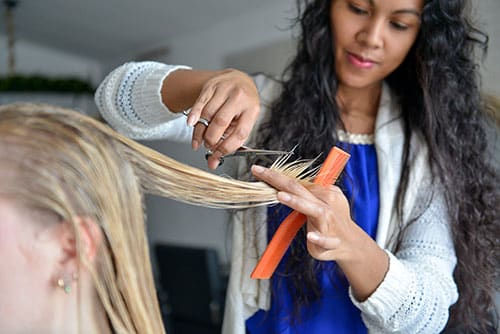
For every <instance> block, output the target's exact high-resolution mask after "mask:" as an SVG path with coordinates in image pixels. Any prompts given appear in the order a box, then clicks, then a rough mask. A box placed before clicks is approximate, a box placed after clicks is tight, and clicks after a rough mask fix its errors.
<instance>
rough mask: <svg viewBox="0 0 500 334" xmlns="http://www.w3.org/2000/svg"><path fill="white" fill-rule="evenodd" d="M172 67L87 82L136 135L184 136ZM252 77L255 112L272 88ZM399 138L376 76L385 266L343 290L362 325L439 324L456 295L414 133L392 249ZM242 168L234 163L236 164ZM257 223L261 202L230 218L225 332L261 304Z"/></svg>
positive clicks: (429, 327) (444, 229) (377, 329)
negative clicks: (168, 96) (365, 284)
mask: <svg viewBox="0 0 500 334" xmlns="http://www.w3.org/2000/svg"><path fill="white" fill-rule="evenodd" d="M179 68H189V67H186V66H177V65H176V66H172V65H165V64H161V63H156V62H139V63H126V64H124V65H122V66H120V67H118V68H117V69H115V70H114V71H113V72H111V73H110V74H109V75H108V76H107V77H106V78H105V79H104V81H103V82H102V83H101V85H100V86H99V88H98V90H97V92H96V96H95V101H96V104H97V106H98V108H99V110H100V111H101V113H102V116H103V117H104V118H105V119H106V120H107V121H108V122H109V123H110V124H111V125H112V126H113V127H114V128H115V129H116V130H118V131H119V132H122V133H123V134H125V135H127V136H129V137H132V138H135V139H159V138H162V139H170V140H176V141H190V139H191V133H192V129H191V128H189V127H187V125H186V119H185V118H183V117H179V114H175V113H172V112H170V111H169V110H168V108H167V107H166V106H165V105H164V104H163V103H162V101H161V95H160V89H161V85H162V82H163V79H164V78H165V77H166V76H167V75H168V74H169V73H170V72H171V71H174V70H176V69H179ZM254 80H255V83H256V85H257V87H258V89H259V92H260V97H261V119H260V120H259V122H260V121H262V118H264V117H266V116H267V115H268V113H267V110H268V106H269V104H270V102H271V101H272V100H273V99H274V98H276V96H277V95H278V94H279V86H278V85H276V84H275V83H274V81H272V80H269V79H267V78H265V77H264V76H257V77H255V78H254ZM166 89H168V87H166ZM252 140H253V139H252V138H250V140H249V142H250V143H251V142H252ZM403 140H404V135H403V130H402V122H401V120H400V117H399V107H398V105H397V104H396V103H395V101H394V99H393V98H392V97H391V93H390V90H389V89H388V88H387V87H386V86H384V89H383V92H382V98H381V102H380V106H379V110H378V114H377V119H376V126H375V148H376V152H377V161H378V174H379V187H380V190H379V191H380V213H379V220H378V229H377V236H376V242H377V244H378V245H379V246H380V247H382V248H383V249H385V251H386V252H387V254H388V256H389V260H390V262H389V270H388V272H387V273H386V275H385V277H384V280H383V281H382V283H381V284H380V285H379V286H378V287H377V289H376V290H375V291H374V292H373V294H372V295H371V296H370V297H369V298H368V299H367V300H365V301H363V302H358V301H357V300H356V299H355V298H354V297H353V295H352V294H351V293H350V297H351V300H352V302H353V303H354V305H356V306H357V307H358V308H359V309H360V310H361V312H362V319H363V321H364V323H365V324H366V326H367V327H368V329H369V331H370V333H438V332H440V331H441V330H442V329H443V328H444V326H445V325H446V322H447V320H448V312H449V307H450V306H451V305H453V304H454V303H455V302H456V301H457V299H458V291H457V287H456V284H455V282H454V281H453V270H454V268H455V265H456V256H455V251H454V247H453V241H452V237H451V232H450V229H449V223H448V222H449V217H448V215H447V211H446V206H445V203H444V200H443V196H442V194H440V193H439V191H438V189H437V187H436V186H435V185H431V184H430V182H429V178H428V176H429V173H428V172H429V170H428V164H427V153H426V148H425V146H424V145H422V141H421V140H420V139H419V138H418V137H416V136H414V138H413V139H412V151H411V159H410V161H411V164H412V168H413V173H412V176H411V179H410V187H409V191H408V193H407V196H406V199H405V203H404V206H403V209H404V212H403V215H404V217H403V222H408V221H409V220H411V219H413V218H416V220H415V221H414V222H413V223H412V224H410V225H409V227H408V228H407V229H406V231H405V233H404V236H403V238H402V243H401V244H400V247H399V249H398V250H397V251H396V252H395V253H394V235H395V234H396V233H397V232H398V230H399V225H398V219H397V217H396V210H395V196H396V189H397V186H398V181H399V176H400V173H401V156H402V152H403ZM247 168H248V166H240V171H239V172H240V173H241V172H245V171H246V169H247ZM431 189H434V190H435V191H433V192H432V191H431ZM431 192H432V195H431ZM266 231H267V228H266V209H265V208H257V209H249V210H245V211H242V212H239V213H238V214H237V215H235V217H234V219H233V243H232V245H233V250H232V259H231V273H230V280H229V286H228V293H227V298H226V307H225V315H224V324H223V333H224V334H245V320H246V319H248V317H250V316H251V315H252V314H254V313H255V312H256V311H257V310H258V309H264V310H266V309H269V306H270V291H269V281H268V280H252V279H250V273H251V271H252V270H253V268H254V266H255V264H256V263H257V260H258V258H259V257H260V255H261V254H262V252H263V251H264V249H265V247H266V245H267V236H266Z"/></svg>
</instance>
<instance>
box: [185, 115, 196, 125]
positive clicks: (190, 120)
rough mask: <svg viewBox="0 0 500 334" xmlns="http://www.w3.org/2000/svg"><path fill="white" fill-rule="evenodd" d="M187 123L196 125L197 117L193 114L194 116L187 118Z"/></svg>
mask: <svg viewBox="0 0 500 334" xmlns="http://www.w3.org/2000/svg"><path fill="white" fill-rule="evenodd" d="M187 124H188V125H189V126H194V125H195V124H196V119H195V117H194V116H192V117H188V119H187Z"/></svg>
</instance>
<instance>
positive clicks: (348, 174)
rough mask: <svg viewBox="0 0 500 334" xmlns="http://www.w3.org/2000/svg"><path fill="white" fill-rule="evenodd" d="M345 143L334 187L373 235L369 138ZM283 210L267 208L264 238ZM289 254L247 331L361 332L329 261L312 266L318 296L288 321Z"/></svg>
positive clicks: (373, 159) (375, 190) (375, 191)
mask: <svg viewBox="0 0 500 334" xmlns="http://www.w3.org/2000/svg"><path fill="white" fill-rule="evenodd" d="M370 138H371V137H370ZM341 140H342V138H341ZM350 142H351V143H348V142H346V141H343V142H341V143H339V146H340V147H341V148H342V149H344V150H345V151H347V152H349V153H350V154H351V158H350V159H349V161H348V163H347V165H346V167H345V170H344V173H343V177H342V181H341V184H340V186H341V188H342V190H343V191H344V194H345V195H346V197H347V198H348V200H349V203H350V204H351V211H352V218H353V220H354V221H355V222H356V223H357V224H358V225H359V226H360V227H361V228H363V230H365V231H366V232H367V233H368V234H369V235H370V236H371V237H372V238H374V239H375V234H376V231H377V220H378V212H379V186H378V174H377V155H376V152H375V147H374V145H373V140H371V142H370V143H368V144H366V143H362V144H360V143H352V141H351V140H350ZM289 212H290V209H289V208H287V207H285V206H283V205H280V206H274V207H269V208H268V238H269V239H270V238H271V237H272V235H273V234H274V232H275V231H276V228H277V227H278V225H279V223H280V222H281V221H282V220H283V219H284V218H285V217H286V216H287V215H288V213H289ZM289 256H290V254H289V250H288V251H287V253H286V254H285V257H284V258H283V260H282V261H281V263H280V264H279V266H278V268H277V270H276V272H275V274H274V275H273V277H272V279H271V287H272V294H271V308H270V310H269V311H267V312H266V311H263V310H260V311H258V312H257V313H255V314H254V315H253V316H252V317H250V318H249V319H248V320H247V321H246V329H247V333H248V334H264V333H266V334H267V333H269V334H271V333H272V334H278V333H279V334H311V333H322V334H323V333H324V334H327V333H335V334H342V333H346V334H356V333H367V329H366V327H365V325H364V324H363V321H362V320H361V314H360V311H359V310H358V309H357V308H356V307H355V306H354V305H353V304H352V302H351V300H350V298H349V294H348V287H349V285H348V282H347V280H346V278H345V276H344V275H343V273H342V272H341V271H340V269H339V268H336V264H335V262H334V261H329V262H328V261H327V262H322V263H321V264H322V265H321V266H320V269H319V270H318V273H317V277H318V282H319V284H320V286H321V289H322V296H321V297H320V299H319V300H316V301H314V302H312V303H311V304H310V305H309V307H307V309H302V310H301V311H300V314H301V316H300V319H292V317H293V314H294V313H293V310H294V309H293V304H292V299H291V296H290V292H289V286H290V284H291V280H290V272H289V271H288V272H287V270H285V265H284V264H285V262H286V259H287V258H288V257H289ZM287 274H288V276H287Z"/></svg>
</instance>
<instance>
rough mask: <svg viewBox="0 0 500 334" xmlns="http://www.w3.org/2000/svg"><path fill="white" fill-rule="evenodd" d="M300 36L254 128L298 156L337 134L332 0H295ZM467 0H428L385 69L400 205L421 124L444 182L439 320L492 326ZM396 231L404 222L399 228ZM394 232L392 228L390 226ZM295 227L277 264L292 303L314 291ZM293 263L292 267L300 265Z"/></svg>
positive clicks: (309, 262)
mask: <svg viewBox="0 0 500 334" xmlns="http://www.w3.org/2000/svg"><path fill="white" fill-rule="evenodd" d="M297 4H298V8H299V16H298V17H297V20H296V21H295V23H296V24H299V25H300V28H301V37H300V40H299V43H298V50H297V54H296V56H295V58H294V59H293V60H292V62H291V63H290V65H289V66H288V67H287V69H286V70H285V73H284V78H285V79H284V80H283V82H282V86H283V91H282V94H281V95H280V97H279V98H278V99H277V100H276V101H275V103H274V104H273V106H272V112H271V116H270V119H269V121H268V122H266V123H264V124H263V125H262V126H261V128H260V131H261V133H262V136H261V137H260V138H261V139H260V140H259V143H258V144H259V147H266V148H270V149H289V148H290V147H293V146H296V149H295V152H296V153H297V155H298V156H300V157H302V158H315V157H317V156H318V155H321V154H323V156H325V154H326V153H327V152H328V151H329V149H330V148H331V147H332V146H333V145H335V144H336V142H337V140H338V139H337V138H336V137H335V136H336V135H335V131H332V129H335V128H339V127H340V128H342V127H343V125H342V121H341V119H340V110H339V106H338V105H337V103H336V100H335V95H336V91H337V85H338V81H337V78H336V75H335V73H334V71H333V69H334V56H333V55H334V53H333V43H332V35H331V31H330V5H331V0H305V1H304V0H302V1H300V0H298V1H297ZM469 6H470V4H469V2H468V1H466V0H427V1H425V5H424V10H423V14H422V24H421V28H420V32H419V35H418V37H417V40H416V42H415V44H414V45H413V47H412V49H411V50H410V52H409V53H408V55H407V57H406V59H405V60H404V62H403V63H402V64H401V66H400V67H399V68H398V69H397V70H396V71H395V72H393V73H392V74H391V75H390V76H389V77H388V78H387V79H386V81H387V83H388V84H389V86H390V87H391V89H392V91H393V93H394V94H395V95H396V96H397V97H398V98H399V101H400V104H401V106H402V116H403V122H404V132H405V138H406V139H405V146H404V147H405V149H404V154H403V157H402V163H403V166H405V167H406V168H403V170H402V175H401V182H400V186H399V189H398V193H397V203H398V207H399V212H400V213H401V212H402V208H401V207H402V203H403V199H404V196H405V193H406V188H407V184H408V178H409V175H410V173H411V172H412V171H411V169H410V168H409V147H410V138H411V136H412V135H413V134H417V133H418V134H421V135H422V136H423V138H424V139H425V142H426V144H427V146H428V150H429V163H430V166H431V170H432V171H433V177H434V178H437V179H438V180H439V181H440V183H442V184H443V185H444V187H445V196H446V201H447V205H448V210H449V215H450V217H451V222H452V226H451V230H452V234H453V240H454V243H455V249H456V254H457V257H458V263H457V266H456V269H455V272H454V278H455V281H456V283H457V285H458V289H459V295H460V297H459V300H458V302H457V303H456V304H455V305H454V306H453V307H452V308H451V313H450V319H449V322H448V326H447V328H456V327H457V326H459V327H460V328H461V329H462V330H464V331H466V332H468V333H484V332H487V331H488V330H491V329H492V328H496V327H497V325H498V324H497V323H498V320H497V316H496V313H494V310H495V308H494V300H493V293H494V290H495V289H496V288H497V287H496V286H495V282H497V277H496V275H497V274H498V268H499V267H500V266H499V259H500V256H499V255H500V252H499V248H500V242H499V240H498V239H499V236H500V229H499V225H500V223H499V209H498V205H499V203H500V201H499V191H498V185H499V182H498V181H499V180H498V175H497V174H496V173H495V171H494V168H493V167H492V166H490V165H488V163H487V162H486V161H487V160H488V159H485V157H486V156H485V154H486V151H487V140H486V134H485V130H484V126H483V125H484V124H483V123H484V119H483V115H484V113H483V111H482V109H483V105H482V102H481V97H480V86H479V77H478V73H477V72H478V71H477V70H478V65H477V64H476V61H475V59H477V57H476V55H475V50H476V49H479V50H482V52H483V54H485V52H486V48H487V42H488V37H487V36H486V34H484V33H482V32H481V31H480V30H478V29H476V28H475V27H474V26H473V24H472V22H471V21H470V19H469V18H468V13H469V12H470V7H469ZM403 232H404V231H403ZM399 238H400V236H399ZM304 240H305V231H304V230H302V231H301V232H300V233H299V234H298V236H297V237H296V239H295V240H294V242H293V243H292V247H291V255H290V256H289V257H288V259H287V263H286V267H287V268H288V270H290V272H291V273H292V276H293V278H292V279H291V280H292V282H293V286H292V287H291V289H293V292H294V293H293V294H292V298H293V301H294V305H296V307H297V308H298V309H300V307H301V306H303V305H306V304H308V303H310V302H311V301H313V300H315V299H316V298H318V297H319V296H320V294H321V290H320V288H319V285H318V282H317V278H316V273H317V270H318V268H321V266H322V264H321V263H319V262H318V261H316V260H314V259H312V258H311V257H310V256H309V255H308V253H307V249H306V246H305V241H304ZM293 268H300V271H298V270H297V269H295V270H294V269H293Z"/></svg>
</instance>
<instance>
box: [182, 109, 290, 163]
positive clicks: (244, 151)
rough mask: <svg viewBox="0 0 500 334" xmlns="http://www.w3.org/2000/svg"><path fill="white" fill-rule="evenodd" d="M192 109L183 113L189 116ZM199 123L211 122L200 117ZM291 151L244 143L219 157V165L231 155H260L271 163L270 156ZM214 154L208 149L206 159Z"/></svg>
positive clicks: (281, 154) (272, 160)
mask: <svg viewBox="0 0 500 334" xmlns="http://www.w3.org/2000/svg"><path fill="white" fill-rule="evenodd" d="M190 111H191V110H190V109H188V110H183V111H182V114H184V116H188V115H189V112H190ZM198 123H200V124H203V125H204V126H206V127H208V125H209V124H210V122H209V121H208V120H207V119H205V118H202V117H200V119H199V120H198ZM224 139H225V136H224V135H222V137H221V140H224ZM290 153H293V151H291V152H288V151H276V150H263V149H256V148H250V147H248V146H245V145H242V146H240V147H239V148H238V149H237V150H236V151H234V152H233V153H230V154H226V155H225V156H223V157H221V158H220V159H219V166H220V165H222V163H223V162H224V159H225V158H230V157H256V156H259V157H260V158H261V159H262V160H264V161H266V162H269V163H273V162H274V159H271V158H269V156H273V155H274V156H283V155H286V154H290ZM212 154H213V152H212V151H210V150H208V151H207V152H206V153H205V159H207V160H208V158H209V157H210V156H211V155H212Z"/></svg>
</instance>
